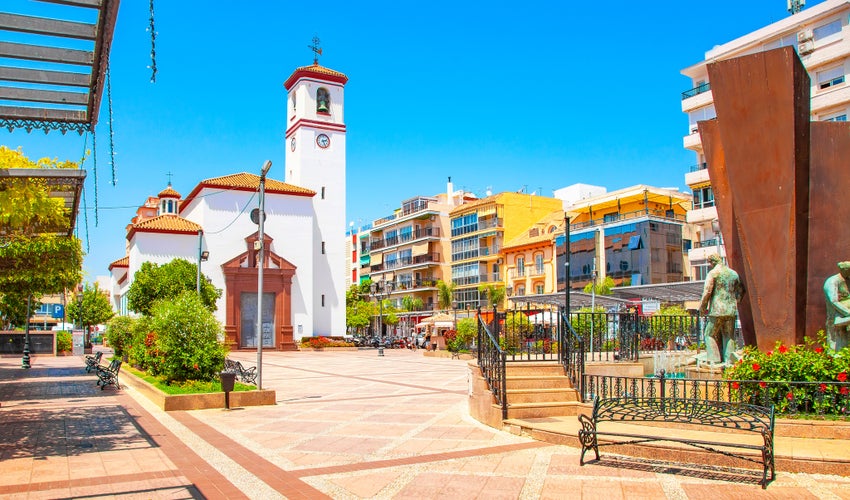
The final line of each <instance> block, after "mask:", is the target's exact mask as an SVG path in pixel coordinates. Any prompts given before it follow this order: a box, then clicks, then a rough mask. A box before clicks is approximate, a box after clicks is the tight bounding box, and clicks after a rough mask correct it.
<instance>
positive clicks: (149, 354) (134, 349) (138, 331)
mask: <svg viewBox="0 0 850 500" xmlns="http://www.w3.org/2000/svg"><path fill="white" fill-rule="evenodd" d="M151 328H152V327H151V318H149V317H147V316H142V317H141V318H138V319H136V320H135V322H134V323H133V328H132V330H131V332H130V341H129V344H125V345H124V353H125V354H126V355H127V358H128V361H129V362H130V364H131V365H133V366H138V367H139V368H140V369H141V370H145V371H149V372H151V373H152V374H156V373H158V369H157V368H158V365H159V361H160V357H159V352H158V351H157V349H156V344H155V339H156V334H155V333H154V332H153V331H152V329H151Z"/></svg>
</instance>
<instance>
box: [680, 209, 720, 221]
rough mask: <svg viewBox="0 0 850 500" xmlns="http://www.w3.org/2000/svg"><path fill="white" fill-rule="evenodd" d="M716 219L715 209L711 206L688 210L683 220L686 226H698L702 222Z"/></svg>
mask: <svg viewBox="0 0 850 500" xmlns="http://www.w3.org/2000/svg"><path fill="white" fill-rule="evenodd" d="M716 218H717V207H715V206H714V205H712V206H703V207H702V208H695V209H693V210H688V213H687V215H686V216H685V219H686V220H687V222H688V224H699V223H703V222H710V221H713V220H714V219H716Z"/></svg>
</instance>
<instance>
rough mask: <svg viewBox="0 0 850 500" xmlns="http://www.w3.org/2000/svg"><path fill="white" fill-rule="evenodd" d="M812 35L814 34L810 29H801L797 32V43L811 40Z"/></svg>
mask: <svg viewBox="0 0 850 500" xmlns="http://www.w3.org/2000/svg"><path fill="white" fill-rule="evenodd" d="M813 36H814V34H813V33H812V30H803V31H801V32H799V33H797V42H799V43H803V42H807V41H809V40H811V39H812V37H813Z"/></svg>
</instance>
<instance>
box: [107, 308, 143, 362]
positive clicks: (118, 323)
mask: <svg viewBox="0 0 850 500" xmlns="http://www.w3.org/2000/svg"><path fill="white" fill-rule="evenodd" d="M135 324H136V320H134V319H133V318H131V317H129V316H113V317H112V319H110V320H109V321H108V322H107V323H106V341H107V342H109V345H110V346H111V347H112V349H113V350H114V351H115V355H116V356H123V355H124V354H126V352H125V349H127V347H128V346H129V343H130V341H131V340H132V338H133V327H134V326H135Z"/></svg>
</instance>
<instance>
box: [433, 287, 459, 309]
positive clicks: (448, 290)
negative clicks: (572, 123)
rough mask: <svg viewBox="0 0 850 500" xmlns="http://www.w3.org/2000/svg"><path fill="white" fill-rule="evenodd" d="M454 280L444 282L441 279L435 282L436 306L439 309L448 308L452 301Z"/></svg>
mask: <svg viewBox="0 0 850 500" xmlns="http://www.w3.org/2000/svg"><path fill="white" fill-rule="evenodd" d="M454 291H455V284H454V282H449V283H446V282H445V281H443V280H440V281H438V282H437V306H438V307H440V308H441V309H445V310H447V311H448V310H449V308H450V307H452V302H453V301H454Z"/></svg>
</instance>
